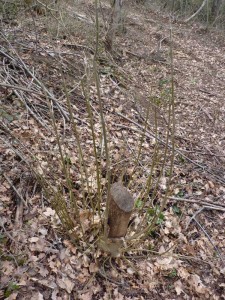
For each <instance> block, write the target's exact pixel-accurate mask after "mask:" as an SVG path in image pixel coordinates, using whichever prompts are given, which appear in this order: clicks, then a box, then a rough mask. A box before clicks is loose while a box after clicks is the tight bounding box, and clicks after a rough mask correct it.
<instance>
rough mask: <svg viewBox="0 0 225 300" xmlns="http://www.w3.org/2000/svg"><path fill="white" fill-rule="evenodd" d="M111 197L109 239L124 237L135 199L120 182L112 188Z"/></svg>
mask: <svg viewBox="0 0 225 300" xmlns="http://www.w3.org/2000/svg"><path fill="white" fill-rule="evenodd" d="M109 197H110V198H109V216H108V225H109V234H108V237H109V238H120V237H124V236H125V235H126V233H127V227H128V223H129V220H130V217H131V213H132V209H133V205H134V199H133V197H132V196H131V194H130V193H129V192H128V191H127V189H126V188H125V187H124V186H123V185H122V183H120V182H116V183H114V184H113V185H112V186H111V189H110V196H109Z"/></svg>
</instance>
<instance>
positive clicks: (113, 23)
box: [106, 0, 123, 51]
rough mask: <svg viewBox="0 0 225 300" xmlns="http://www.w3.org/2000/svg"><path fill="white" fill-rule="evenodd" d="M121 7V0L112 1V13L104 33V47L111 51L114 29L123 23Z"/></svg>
mask: <svg viewBox="0 0 225 300" xmlns="http://www.w3.org/2000/svg"><path fill="white" fill-rule="evenodd" d="M122 8H123V0H113V1H112V15H111V20H110V24H109V29H108V32H107V35H106V48H107V50H108V51H111V50H112V49H113V42H114V38H115V34H116V31H117V30H118V29H119V27H120V26H121V25H122V24H123V18H122Z"/></svg>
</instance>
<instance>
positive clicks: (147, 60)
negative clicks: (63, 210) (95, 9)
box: [0, 5, 225, 300]
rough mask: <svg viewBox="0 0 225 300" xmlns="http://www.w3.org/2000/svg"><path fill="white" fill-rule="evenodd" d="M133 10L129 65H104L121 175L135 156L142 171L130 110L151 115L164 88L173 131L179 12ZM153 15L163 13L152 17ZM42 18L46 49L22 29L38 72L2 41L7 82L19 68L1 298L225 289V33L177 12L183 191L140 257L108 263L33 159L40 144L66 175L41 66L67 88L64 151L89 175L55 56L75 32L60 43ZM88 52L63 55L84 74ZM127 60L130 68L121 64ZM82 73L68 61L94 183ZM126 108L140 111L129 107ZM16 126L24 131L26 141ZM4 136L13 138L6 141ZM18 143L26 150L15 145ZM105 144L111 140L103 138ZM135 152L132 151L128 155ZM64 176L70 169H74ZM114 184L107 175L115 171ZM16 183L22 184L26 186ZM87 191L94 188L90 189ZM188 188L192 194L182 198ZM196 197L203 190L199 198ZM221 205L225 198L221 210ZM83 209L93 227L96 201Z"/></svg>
mask: <svg viewBox="0 0 225 300" xmlns="http://www.w3.org/2000/svg"><path fill="white" fill-rule="evenodd" d="M87 7H88V5H87ZM82 9H85V8H84V7H83V8H82ZM89 9H90V7H89ZM143 16H144V17H143ZM128 18H129V19H130V20H132V22H133V24H134V26H131V25H129V22H128V25H127V32H126V34H125V36H117V37H116V45H117V47H118V50H119V51H121V53H122V55H121V60H122V62H121V66H119V65H118V64H117V65H116V66H110V68H106V67H107V66H106V67H105V68H104V64H103V69H104V70H102V74H101V77H100V81H101V93H102V99H103V100H104V102H105V107H104V109H105V118H106V123H107V127H108V131H109V132H110V148H111V150H112V159H113V158H114V160H113V161H112V165H113V173H114V174H115V175H114V176H119V174H120V173H121V172H122V171H123V165H124V162H126V164H127V170H126V171H127V176H129V174H133V167H134V165H133V161H134V156H135V155H134V153H135V152H137V141H138V140H139V138H140V135H139V133H138V131H137V129H138V128H137V126H136V125H135V123H132V124H131V123H130V122H129V119H131V120H134V121H135V122H137V123H138V122H139V123H140V124H143V120H142V115H143V114H144V111H145V109H146V106H147V103H148V99H154V103H159V102H161V103H159V104H160V105H159V107H158V108H157V109H159V108H160V113H159V114H158V115H159V132H160V134H161V136H163V132H164V130H165V127H164V126H165V125H164V122H165V121H166V119H165V118H166V117H165V116H166V111H165V109H166V101H167V97H168V86H169V81H170V72H171V71H170V65H169V58H168V50H169V46H168V32H169V31H168V17H167V16H166V15H163V14H161V15H159V14H158V13H156V12H154V11H151V10H149V9H148V10H146V11H142V10H141V9H139V10H137V9H136V8H134V7H132V6H131V7H129V14H128ZM150 19H151V20H152V22H151V24H149V23H148V22H149V21H148V20H150ZM41 28H42V27H41V20H38V17H37V30H38V34H39V36H40V43H41V45H40V49H41V50H37V49H36V53H35V51H34V45H33V44H32V43H31V42H30V41H31V40H32V39H33V38H34V33H32V32H26V30H24V31H20V32H19V33H18V34H17V35H16V39H15V40H14V41H13V48H14V49H17V50H18V52H19V55H20V56H19V57H20V58H21V59H22V61H23V62H25V64H26V66H29V68H28V69H31V68H34V69H35V77H33V78H32V76H31V74H29V73H28V72H27V70H26V67H24V65H23V64H21V61H20V59H19V57H17V56H15V54H14V53H13V51H8V47H7V46H8V45H7V43H6V41H5V40H4V39H3V40H2V46H1V51H2V52H1V81H2V82H4V83H5V82H6V81H5V80H6V78H7V80H8V81H7V82H6V83H7V84H8V86H1V89H0V94H1V104H2V108H1V115H0V118H1V137H2V139H1V145H0V151H1V156H0V161H1V165H2V171H3V172H4V174H6V175H7V178H10V182H11V184H10V183H9V181H7V180H6V177H3V176H2V177H1V188H0V193H1V202H0V214H1V221H0V222H1V223H0V226H1V232H0V255H1V263H0V272H1V273H0V274H1V283H0V288H1V292H0V298H2V299H5V298H7V299H40V300H41V299H58V300H59V299H159V297H160V298H162V297H164V298H165V299H172V298H178V297H181V299H190V298H193V299H224V294H225V291H224V288H225V286H224V275H225V266H224V261H225V258H224V249H225V236H224V225H225V212H224V210H222V208H223V207H224V205H225V188H224V183H225V172H224V157H225V152H224V149H225V148H224V138H225V136H224V134H225V133H224V126H223V124H224V119H225V103H224V83H225V78H224V74H225V64H224V50H225V49H224V46H223V44H221V43H220V41H221V39H222V37H220V35H219V33H215V32H214V31H213V30H212V31H211V32H209V33H207V35H206V36H205V35H202V34H200V33H198V32H197V30H196V29H197V28H198V27H197V25H196V24H194V25H191V26H187V25H183V24H179V22H178V23H177V24H173V42H174V50H173V51H174V53H173V56H174V77H175V85H176V88H175V89H176V119H177V120H176V122H177V129H176V148H177V149H179V150H180V151H181V153H182V154H184V155H183V156H182V155H181V154H180V153H176V157H175V169H174V177H173V180H172V186H171V190H172V191H173V193H172V195H171V199H170V201H169V204H168V205H167V208H166V210H165V211H164V212H163V216H162V218H161V219H160V220H159V222H158V227H157V230H156V231H155V232H153V233H152V234H151V235H150V236H149V238H148V239H146V241H144V242H143V245H140V249H138V250H137V251H136V252H135V254H134V253H132V251H131V252H130V253H129V252H128V254H127V257H126V258H127V260H128V261H129V264H128V263H127V262H126V261H124V260H123V259H121V258H116V259H113V260H112V261H111V263H108V262H107V263H106V261H107V257H106V256H105V257H104V255H105V254H104V253H102V251H101V250H99V249H97V248H96V245H95V244H94V243H93V244H92V245H91V247H90V248H88V247H86V246H87V245H76V244H74V243H73V242H72V241H70V240H69V239H68V236H66V235H65V233H64V231H63V230H62V229H61V227H60V221H59V218H58V217H57V215H56V212H55V210H54V209H53V208H52V207H51V206H50V203H49V202H48V199H45V198H44V196H43V194H42V191H41V188H40V186H39V185H38V183H37V182H36V180H35V178H34V177H33V176H32V174H31V173H30V172H29V168H27V167H26V160H27V159H28V157H29V154H31V155H33V156H35V157H37V158H38V160H39V163H40V167H39V172H43V173H44V172H46V173H47V174H50V173H51V172H53V171H54V172H55V173H54V174H55V175H57V174H58V175H59V176H58V178H60V171H59V170H58V165H57V161H58V159H59V153H58V150H57V146H56V141H55V137H54V136H52V132H51V130H52V129H51V124H50V119H49V113H48V112H49V110H48V107H47V105H46V100H45V96H44V95H43V94H42V93H41V90H40V87H39V86H38V84H36V82H35V78H41V79H42V82H43V83H44V84H45V85H46V87H47V88H48V90H51V91H52V94H51V95H50V97H52V100H53V102H54V103H56V102H55V99H61V101H60V102H59V103H58V105H55V106H54V111H55V114H56V118H57V126H58V130H59V131H60V133H61V134H62V136H63V139H64V143H63V147H64V151H65V153H66V154H67V157H68V158H70V159H71V163H72V167H71V175H72V176H74V182H76V184H77V185H79V184H80V182H81V178H80V175H79V162H78V158H77V153H76V150H75V149H74V143H75V142H76V141H75V140H74V138H73V135H72V134H71V128H70V126H69V124H67V122H66V119H67V116H68V114H67V112H66V109H65V107H66V101H65V97H64V95H63V93H62V91H63V82H62V78H61V77H60V75H59V72H58V71H57V70H58V64H57V61H56V59H55V57H56V56H57V55H56V54H57V52H56V49H57V51H58V50H59V49H60V51H62V53H66V54H65V55H67V54H68V55H71V49H68V47H65V45H64V44H66V43H65V41H61V40H57V41H56V43H55V44H54V42H53V41H51V42H50V41H49V40H48V38H47V36H46V35H43V33H42V32H41ZM4 31H5V34H6V35H8V34H9V33H10V32H11V34H12V33H14V34H16V32H17V28H14V27H12V28H11V27H10V25H6V27H5V30H4ZM73 38H74V41H75V42H74V43H75V44H76V43H77V41H80V43H81V44H82V43H85V39H83V38H82V36H79V33H77V36H76V34H74V37H73ZM20 40H23V41H24V43H26V45H29V48H28V50H27V49H25V48H18V45H19V42H20ZM86 42H87V41H86ZM11 43H12V42H11ZM159 45H161V48H160V49H159ZM50 50H51V51H52V52H51V55H49V51H50ZM54 53H55V55H54ZM6 54H7V55H9V57H8V56H7V55H6ZM83 54H84V53H83V49H82V51H81V49H80V50H77V49H76V51H75V52H74V53H73V52H72V55H71V56H70V58H64V57H63V58H62V61H63V67H64V68H65V70H66V71H69V70H71V68H69V65H70V64H71V63H72V64H73V66H74V68H75V70H78V71H79V72H77V74H78V73H79V74H82V72H83V67H84V66H85V64H84V63H83V57H82V56H83ZM133 54H135V55H133ZM85 56H86V57H85V59H86V58H88V57H89V56H90V52H89V50H87V52H86V53H85ZM6 57H7V58H6ZM68 57H69V56H68ZM12 64H14V67H13V68H11V65H12ZM49 65H51V68H49ZM10 68H11V70H12V71H10ZM18 70H19V71H18ZM115 70H116V71H117V72H118V74H115V73H114V72H115ZM50 71H51V74H50ZM27 73H28V74H27ZM75 73H76V72H75V71H73V72H72V73H71V74H69V73H68V80H67V81H66V82H67V84H68V89H69V90H71V91H72V92H71V97H72V99H73V108H74V109H75V111H76V115H75V117H76V120H77V122H78V124H79V129H80V130H81V131H82V140H81V143H82V145H83V146H85V153H84V155H85V157H86V158H87V161H89V165H88V166H87V167H88V173H90V174H91V175H90V184H92V183H93V184H94V182H95V179H96V178H94V176H95V172H93V170H95V167H94V165H93V161H94V158H93V151H92V147H93V142H92V141H91V140H90V138H89V137H90V128H89V127H88V126H87V124H88V123H89V121H88V114H87V112H86V110H85V109H84V102H85V100H84V97H83V95H82V92H81V90H79V88H77V89H75V90H72V89H73V87H74V82H76V80H75V78H76V77H75V75H74V74H75ZM7 74H8V76H7ZM19 74H20V75H19ZM21 74H23V75H21ZM76 76H77V75H76ZM77 81H79V79H77ZM56 82H57V85H56V84H55V83H56ZM13 85H18V86H21V87H25V86H26V87H27V89H28V91H27V90H26V91H24V90H19V91H18V90H15V89H13V87H12V86H13ZM149 87H150V88H149ZM15 91H16V92H15ZM53 95H54V96H53ZM90 99H91V105H92V109H93V112H94V118H95V119H94V120H95V131H96V136H97V137H100V136H101V126H100V121H99V119H100V117H99V113H98V111H99V107H98V102H97V96H96V89H95V87H94V85H90ZM163 101H164V102H165V103H164V102H163ZM24 107H25V108H26V109H25V110H24ZM34 111H35V114H34V113H33V112H34ZM123 115H124V116H125V117H126V118H129V119H126V118H123V117H122V116H123ZM37 116H38V118H37ZM153 118H154V115H151V114H150V118H149V123H150V124H151V122H152V120H153ZM7 129H8V131H9V132H11V134H12V135H11V136H10V135H8V134H9V132H8V131H7ZM15 138H18V140H21V141H22V144H20V143H19V141H17V140H16V139H15ZM3 140H5V141H7V143H3ZM124 141H125V145H126V146H124ZM12 144H13V145H14V146H15V149H16V150H17V152H15V151H13V150H12V147H10V145H12ZM154 144H155V139H154V137H148V138H146V140H145V142H144V143H143V151H142V154H141V160H140V161H141V164H142V165H141V166H138V167H137V170H138V171H137V172H136V173H135V174H134V176H137V177H136V178H135V180H136V183H137V184H138V186H141V185H143V184H144V183H145V181H146V178H147V174H148V172H149V170H150V165H149V157H152V155H153V148H151V147H150V146H149V145H152V146H153V145H154ZM98 146H99V150H100V151H101V145H100V144H99V145H98ZM21 153H22V154H23V155H24V156H23V155H21ZM186 156H187V157H188V158H189V160H187V159H186ZM128 157H131V158H132V159H130V160H128V159H127V158H128ZM88 158H89V159H88ZM49 162H51V164H49ZM28 163H29V161H28ZM103 167H104V166H103ZM2 171H1V172H2ZM165 175H166V174H165ZM54 178H57V176H55V177H54ZM58 180H59V181H63V179H62V178H61V179H58ZM102 184H103V185H104V184H105V182H104V178H103V181H102ZM165 185H166V176H163V177H162V179H161V182H160V191H159V195H158V198H159V199H160V196H161V195H162V194H163V191H164V190H165ZM13 187H15V189H13ZM130 189H131V191H132V192H133V195H134V196H135V197H136V199H138V195H139V191H138V189H135V190H134V187H132V186H131V187H130ZM15 190H16V191H19V192H20V193H19V195H18V194H16V193H15ZM77 193H78V196H79V197H80V199H81V200H82V195H80V192H79V189H77ZM21 198H23V199H24V202H25V204H28V206H29V207H28V208H27V207H26V206H25V205H24V206H23V210H22V215H20V217H21V220H22V225H21V227H16V226H15V222H14V218H15V214H16V211H17V209H18V203H19V202H21ZM173 198H174V199H173ZM177 198H178V199H180V201H179V200H175V199H177ZM182 199H183V201H182ZM185 199H187V200H188V199H190V200H195V201H196V202H195V203H188V201H187V202H186V201H185ZM202 200H204V201H205V202H206V203H207V201H208V203H209V205H208V208H205V207H206V204H204V205H202V204H201V201H202ZM139 203H140V202H139ZM212 203H213V205H212ZM215 206H216V207H217V209H221V210H216V209H215ZM210 207H211V209H210ZM202 208H203V210H200V209H202ZM137 209H138V206H137ZM198 212H199V213H198ZM196 213H197V214H196ZM193 216H194V218H193ZM82 217H83V225H82V226H83V229H84V231H85V232H87V233H88V232H89V223H88V222H87V219H86V212H85V211H82V212H81V219H82ZM135 222H136V224H137V225H136V226H138V224H139V222H140V221H139V216H138V214H136V219H135V220H134V225H133V226H135ZM96 223H98V220H96ZM198 224H200V226H201V227H200V226H199V225H198ZM131 230H132V229H131ZM93 241H94V237H93V236H90V244H91V243H92V242H93Z"/></svg>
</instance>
